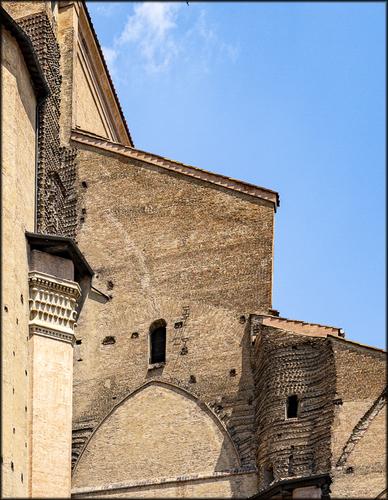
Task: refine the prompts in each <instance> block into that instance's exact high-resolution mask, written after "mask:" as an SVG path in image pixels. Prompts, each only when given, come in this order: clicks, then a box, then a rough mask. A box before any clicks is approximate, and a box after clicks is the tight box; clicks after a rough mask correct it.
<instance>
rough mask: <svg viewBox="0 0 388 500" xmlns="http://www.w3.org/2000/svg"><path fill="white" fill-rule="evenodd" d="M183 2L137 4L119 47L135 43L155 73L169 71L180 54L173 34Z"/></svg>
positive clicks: (120, 39)
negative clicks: (173, 60) (175, 57)
mask: <svg viewBox="0 0 388 500" xmlns="http://www.w3.org/2000/svg"><path fill="white" fill-rule="evenodd" d="M181 7H182V4H180V3H171V2H144V3H140V4H137V5H135V7H134V13H133V15H132V16H130V17H129V18H128V21H127V23H126V25H125V27H124V30H123V32H122V33H121V35H120V36H119V38H118V40H117V42H116V43H117V45H119V46H120V45H124V44H135V45H136V46H137V49H138V50H139V51H140V54H141V55H142V57H143V58H144V62H145V66H146V68H147V69H148V70H149V71H151V72H159V71H161V70H163V69H165V68H166V67H167V66H168V65H169V64H170V62H171V60H172V59H173V57H174V56H175V55H176V54H177V52H178V45H177V40H176V37H174V35H173V31H174V29H175V28H176V18H177V14H178V11H179V9H180V8H181Z"/></svg>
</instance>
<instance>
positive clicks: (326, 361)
mask: <svg viewBox="0 0 388 500" xmlns="http://www.w3.org/2000/svg"><path fill="white" fill-rule="evenodd" d="M255 330H256V332H255V333H256V334H257V338H256V341H255V346H254V352H253V365H254V376H255V382H256V391H257V392H256V425H257V442H258V452H257V465H258V469H259V484H260V487H261V489H265V488H267V487H268V486H269V485H270V484H271V483H276V482H277V481H279V480H284V479H291V478H295V477H305V476H311V475H314V474H324V473H328V472H329V471H330V427H331V424H332V421H333V415H334V412H333V408H334V405H333V400H334V395H335V367H334V357H333V352H332V348H331V345H330V340H327V339H321V338H314V339H313V338H307V337H303V336H300V335H295V334H291V333H289V332H287V331H285V330H278V329H274V328H271V327H265V326H262V327H261V328H260V331H258V328H257V325H256V328H255ZM293 394H294V395H297V396H298V398H299V401H300V403H299V411H298V416H297V418H293V419H287V418H286V401H287V397H288V396H289V395H293ZM269 470H271V473H270V474H269V475H268V471H269Z"/></svg>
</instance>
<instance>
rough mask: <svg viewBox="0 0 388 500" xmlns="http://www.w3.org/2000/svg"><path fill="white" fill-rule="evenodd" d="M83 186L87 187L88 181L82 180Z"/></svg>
mask: <svg viewBox="0 0 388 500" xmlns="http://www.w3.org/2000/svg"><path fill="white" fill-rule="evenodd" d="M81 186H82V187H83V188H85V189H86V188H87V187H88V183H87V182H86V181H82V182H81Z"/></svg>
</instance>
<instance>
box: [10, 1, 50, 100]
mask: <svg viewBox="0 0 388 500" xmlns="http://www.w3.org/2000/svg"><path fill="white" fill-rule="evenodd" d="M0 22H1V26H2V27H4V28H6V29H7V30H8V31H9V32H10V33H11V34H12V35H13V36H14V38H15V39H16V41H17V42H18V45H19V47H20V50H21V52H22V54H23V57H24V59H25V62H26V65H27V69H28V71H29V73H30V75H31V80H32V84H33V87H34V90H35V93H36V96H37V98H38V101H41V100H42V99H44V98H45V97H47V96H48V95H49V94H50V90H49V86H48V84H47V82H46V79H45V77H44V74H43V71H42V68H41V65H40V63H39V60H38V57H37V55H36V52H35V50H34V47H33V45H32V42H31V40H30V38H29V37H28V35H27V34H26V33H25V32H24V30H23V29H22V28H21V27H20V26H19V24H18V23H17V22H16V21H15V20H14V19H13V18H12V17H11V16H10V15H9V14H8V12H7V11H6V10H5V9H4V7H2V6H0Z"/></svg>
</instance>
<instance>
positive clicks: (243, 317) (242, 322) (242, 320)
mask: <svg viewBox="0 0 388 500" xmlns="http://www.w3.org/2000/svg"><path fill="white" fill-rule="evenodd" d="M239 321H240V323H241V324H242V325H243V324H244V323H245V321H246V318H245V316H240V320H239Z"/></svg>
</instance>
